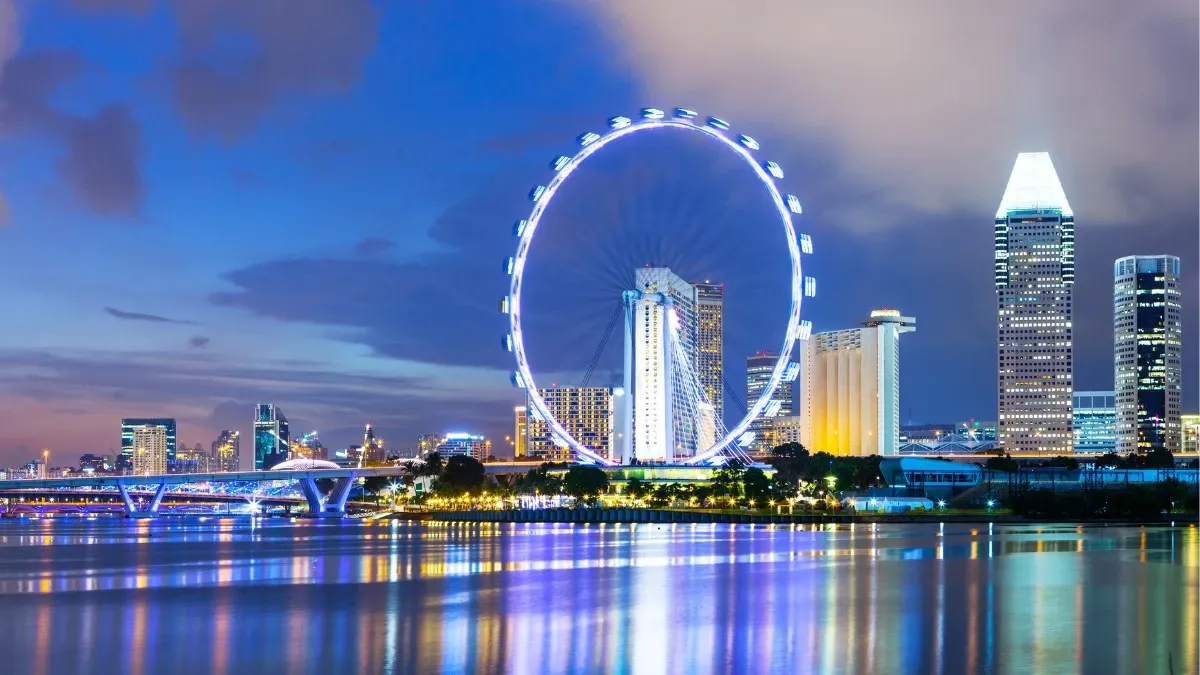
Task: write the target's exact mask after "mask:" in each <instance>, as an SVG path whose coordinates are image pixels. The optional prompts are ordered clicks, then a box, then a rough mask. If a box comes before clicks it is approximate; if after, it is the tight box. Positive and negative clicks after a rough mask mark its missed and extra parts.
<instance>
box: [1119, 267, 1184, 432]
mask: <svg viewBox="0 0 1200 675" xmlns="http://www.w3.org/2000/svg"><path fill="white" fill-rule="evenodd" d="M1181 305H1182V301H1181V299H1180V289H1179V258H1177V257H1175V256H1173V255H1131V256H1126V257H1124V258H1120V259H1118V260H1117V261H1116V263H1115V264H1114V265H1113V361H1114V369H1115V370H1114V381H1115V383H1116V394H1117V452H1120V453H1122V454H1128V453H1131V452H1150V451H1151V450H1153V449H1155V448H1157V447H1161V448H1166V449H1167V450H1170V451H1171V452H1179V451H1180V450H1181V431H1182V425H1181V419H1180V415H1181V413H1182V412H1183V411H1182V407H1181V406H1182V401H1181V396H1182V391H1181V390H1182V381H1183V365H1182V357H1183V343H1182V340H1183V319H1182V317H1181V316H1180V315H1181V312H1182V306H1181Z"/></svg>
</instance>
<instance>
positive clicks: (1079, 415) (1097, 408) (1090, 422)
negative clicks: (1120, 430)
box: [1073, 391, 1117, 455]
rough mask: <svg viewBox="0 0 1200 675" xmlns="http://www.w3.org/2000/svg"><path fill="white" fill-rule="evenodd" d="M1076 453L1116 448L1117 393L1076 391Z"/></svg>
mask: <svg viewBox="0 0 1200 675" xmlns="http://www.w3.org/2000/svg"><path fill="white" fill-rule="evenodd" d="M1073 419H1074V427H1075V452H1086V453H1094V454H1100V455H1102V454H1104V453H1106V452H1115V451H1116V449H1117V395H1116V393H1115V392H1111V391H1077V392H1075V402H1074V413H1073Z"/></svg>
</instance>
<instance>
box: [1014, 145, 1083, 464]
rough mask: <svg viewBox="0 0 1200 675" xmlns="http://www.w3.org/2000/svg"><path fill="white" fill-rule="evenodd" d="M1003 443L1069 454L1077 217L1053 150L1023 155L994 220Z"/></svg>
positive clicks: (1019, 449) (1021, 448)
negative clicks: (1060, 178) (1064, 187)
mask: <svg viewBox="0 0 1200 675" xmlns="http://www.w3.org/2000/svg"><path fill="white" fill-rule="evenodd" d="M995 277H996V297H997V301H998V309H999V311H998V314H997V317H998V321H997V338H998V340H997V342H998V345H999V348H998V355H997V356H998V359H997V360H998V371H999V400H1000V406H999V408H1000V410H999V412H1000V416H999V436H1000V437H999V443H1000V446H1001V447H1002V448H1003V449H1004V450H1006V451H1008V452H1011V453H1022V452H1044V453H1069V452H1071V445H1072V443H1073V440H1074V429H1073V428H1072V427H1073V424H1074V420H1073V416H1072V413H1071V397H1072V392H1073V391H1074V385H1073V378H1072V355H1073V352H1072V349H1073V347H1074V345H1073V342H1072V325H1071V315H1072V312H1071V309H1072V308H1071V297H1072V290H1073V289H1074V286H1075V217H1074V214H1073V212H1072V211H1071V206H1070V205H1069V204H1068V203H1067V197H1066V195H1065V194H1064V193H1063V189H1062V185H1061V184H1060V183H1059V181H1058V174H1056V173H1055V171H1054V164H1053V163H1051V161H1050V155H1049V154H1048V153H1045V152H1023V153H1021V154H1019V155H1018V156H1017V161H1016V164H1015V165H1014V166H1013V170H1012V175H1011V176H1010V177H1009V179H1008V185H1007V186H1006V187H1005V189H1004V196H1003V198H1002V199H1001V200H1000V207H999V208H998V209H997V211H996V222H995Z"/></svg>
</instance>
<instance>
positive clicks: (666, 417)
mask: <svg viewBox="0 0 1200 675" xmlns="http://www.w3.org/2000/svg"><path fill="white" fill-rule="evenodd" d="M634 277H635V283H636V287H637V290H638V291H639V292H641V293H642V294H643V295H642V297H641V298H639V299H638V300H636V301H635V303H634V308H633V326H632V330H633V335H632V340H631V344H629V345H627V347H629V348H632V350H633V354H632V358H627V361H632V363H633V377H632V385H633V396H634V399H633V400H634V409H633V420H632V422H633V438H634V441H633V447H632V454H633V456H634V457H636V458H637V459H638V460H640V461H648V462H664V461H665V462H670V461H673V460H674V459H676V458H678V457H686V456H690V455H692V454H694V453H695V451H696V448H695V445H696V431H695V429H693V428H692V423H691V422H690V421H689V420H687V419H685V418H684V416H683V415H681V414H680V410H681V407H680V406H674V405H672V402H671V401H672V398H673V394H674V392H673V387H674V373H673V371H674V370H676V369H678V368H681V367H688V368H693V369H694V368H695V363H696V288H695V286H693V285H692V284H690V283H688V282H687V281H684V280H683V278H682V277H680V276H678V275H677V274H675V273H674V272H672V271H671V270H670V269H668V268H665V267H642V268H638V270H637V271H636V273H635V275H634ZM659 295H661V296H663V298H665V302H664V301H662V300H660V299H658V297H657V296H659ZM672 335H673V336H674V339H675V340H676V341H677V342H678V344H679V347H680V351H681V352H682V353H681V354H680V358H678V359H677V358H676V357H675V356H674V355H673V354H672V349H671V346H670V344H671V336H672ZM680 360H682V361H683V362H684V363H679V362H678V361H680ZM685 364H686V365H685ZM559 421H562V420H561V418H559ZM530 452H531V453H532V452H533V448H530Z"/></svg>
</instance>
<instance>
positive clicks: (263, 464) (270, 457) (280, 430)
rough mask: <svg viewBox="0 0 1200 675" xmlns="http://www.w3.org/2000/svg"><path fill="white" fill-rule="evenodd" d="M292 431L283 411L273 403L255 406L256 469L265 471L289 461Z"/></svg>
mask: <svg viewBox="0 0 1200 675" xmlns="http://www.w3.org/2000/svg"><path fill="white" fill-rule="evenodd" d="M291 438H292V436H291V432H290V431H289V430H288V421H287V417H284V415H283V411H282V410H280V409H279V408H278V407H277V406H275V405H274V404H271V403H259V404H258V405H256V406H255V407H254V470H255V471H263V470H266V469H269V468H271V467H273V466H275V465H276V464H279V463H280V462H284V461H287V458H288V451H289V450H290V448H291Z"/></svg>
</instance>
